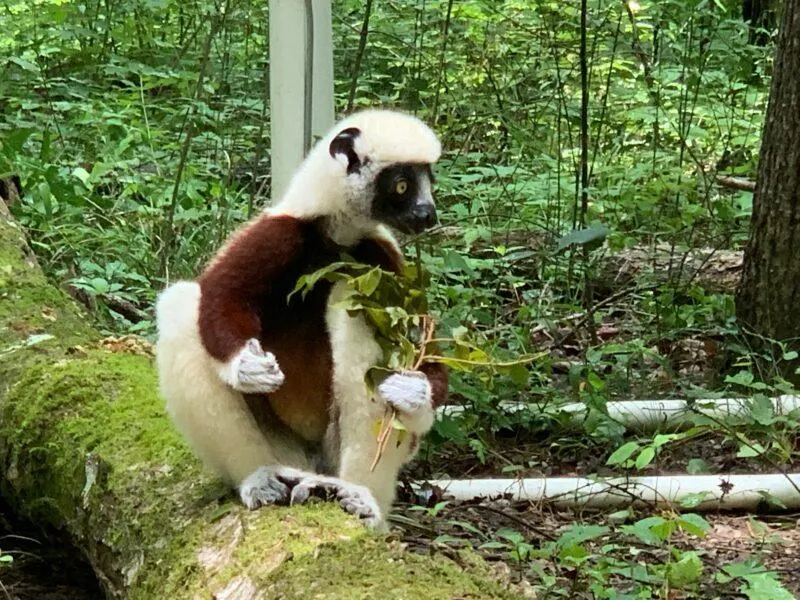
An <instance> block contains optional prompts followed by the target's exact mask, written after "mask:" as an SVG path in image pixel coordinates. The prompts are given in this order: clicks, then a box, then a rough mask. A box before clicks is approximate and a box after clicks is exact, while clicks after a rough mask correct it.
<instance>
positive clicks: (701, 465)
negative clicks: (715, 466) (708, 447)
mask: <svg viewBox="0 0 800 600" xmlns="http://www.w3.org/2000/svg"><path fill="white" fill-rule="evenodd" d="M686 472H687V473H689V475H697V474H698V473H710V472H711V467H709V465H708V463H707V462H706V461H704V460H703V459H702V458H693V459H691V460H690V461H689V462H688V463H687V464H686Z"/></svg>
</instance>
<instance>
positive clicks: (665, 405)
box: [437, 395, 800, 429]
mask: <svg viewBox="0 0 800 600" xmlns="http://www.w3.org/2000/svg"><path fill="white" fill-rule="evenodd" d="M606 406H607V409H608V414H609V416H610V417H611V418H612V419H613V420H615V421H619V422H621V423H624V424H625V425H626V426H628V427H630V428H638V429H652V428H655V427H659V426H669V427H688V426H689V425H691V416H692V415H693V414H694V412H693V410H692V409H691V408H689V406H690V404H689V402H688V401H686V400H623V401H613V402H609V403H608V404H607V405H606ZM749 407H750V400H749V399H747V398H720V399H716V400H695V401H694V411H697V412H700V413H702V414H704V415H706V416H708V417H711V418H713V419H716V420H720V421H725V420H728V419H729V418H730V417H735V416H743V415H746V414H747V412H748V411H749ZM772 407H773V410H774V411H775V413H776V414H786V413H789V412H791V411H793V410H798V409H800V396H788V395H787V396H778V397H776V398H772ZM468 408H469V407H466V406H459V405H448V406H441V407H439V409H438V410H437V416H438V417H439V418H441V417H443V416H458V415H460V414H462V413H464V412H465V411H467V410H468ZM500 408H501V409H502V410H503V411H505V412H508V413H515V412H520V411H525V410H530V411H531V412H533V413H540V414H543V415H544V414H549V415H553V416H555V415H557V414H558V413H560V412H563V413H568V414H570V416H571V419H570V420H571V421H572V422H573V423H579V422H580V421H582V420H583V419H584V417H585V414H586V410H587V409H586V405H585V404H583V403H580V402H574V403H570V404H563V405H561V406H553V405H544V406H539V405H537V404H529V403H525V402H501V403H500Z"/></svg>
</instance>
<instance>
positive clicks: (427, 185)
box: [372, 164, 437, 233]
mask: <svg viewBox="0 0 800 600" xmlns="http://www.w3.org/2000/svg"><path fill="white" fill-rule="evenodd" d="M432 186H433V173H432V171H431V166H430V165H427V164H425V165H415V164H398V165H392V166H390V167H386V168H385V169H383V170H381V171H380V173H378V177H377V178H376V179H375V197H374V199H373V201H372V216H373V218H374V219H376V220H378V221H380V222H382V223H385V224H386V225H389V226H390V227H394V228H395V229H397V230H399V231H402V232H403V233H419V232H421V231H424V230H426V229H428V228H429V227H432V226H433V225H435V224H436V220H437V219H436V207H435V205H434V203H433V195H432V193H431V188H432Z"/></svg>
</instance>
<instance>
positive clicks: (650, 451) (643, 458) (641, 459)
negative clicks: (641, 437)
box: [634, 446, 656, 470]
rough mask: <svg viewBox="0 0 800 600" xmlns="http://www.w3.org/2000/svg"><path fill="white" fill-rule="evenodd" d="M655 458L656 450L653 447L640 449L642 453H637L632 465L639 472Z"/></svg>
mask: <svg viewBox="0 0 800 600" xmlns="http://www.w3.org/2000/svg"><path fill="white" fill-rule="evenodd" d="M655 456H656V449H655V448H653V446H645V447H644V448H642V451H641V452H640V453H639V456H637V457H636V462H635V463H634V465H635V466H636V468H637V469H639V470H641V469H644V468H645V467H646V466H647V465H649V464H650V463H651V462H653V459H654V458H655Z"/></svg>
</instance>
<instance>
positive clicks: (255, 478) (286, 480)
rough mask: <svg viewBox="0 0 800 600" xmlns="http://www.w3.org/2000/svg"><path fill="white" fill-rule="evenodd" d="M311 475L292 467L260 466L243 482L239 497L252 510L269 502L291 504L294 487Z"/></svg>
mask: <svg viewBox="0 0 800 600" xmlns="http://www.w3.org/2000/svg"><path fill="white" fill-rule="evenodd" d="M310 475H311V473H306V472H305V471H300V470H298V469H293V468H291V467H283V466H264V467H259V468H258V469H256V470H255V471H253V472H252V473H251V474H250V475H248V476H247V477H246V478H245V480H244V481H243V482H242V483H241V485H240V486H239V497H240V498H241V499H242V503H243V504H244V505H245V506H246V507H247V508H249V509H250V510H254V509H256V508H259V507H261V506H266V505H269V504H289V501H290V497H291V491H292V487H293V486H295V485H296V484H297V482H298V481H301V480H302V479H303V478H304V477H308V476H310Z"/></svg>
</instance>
